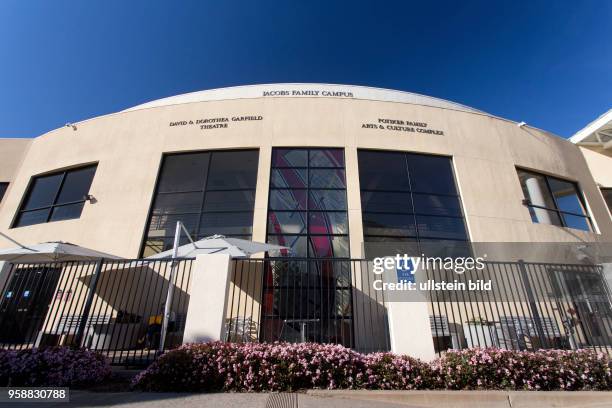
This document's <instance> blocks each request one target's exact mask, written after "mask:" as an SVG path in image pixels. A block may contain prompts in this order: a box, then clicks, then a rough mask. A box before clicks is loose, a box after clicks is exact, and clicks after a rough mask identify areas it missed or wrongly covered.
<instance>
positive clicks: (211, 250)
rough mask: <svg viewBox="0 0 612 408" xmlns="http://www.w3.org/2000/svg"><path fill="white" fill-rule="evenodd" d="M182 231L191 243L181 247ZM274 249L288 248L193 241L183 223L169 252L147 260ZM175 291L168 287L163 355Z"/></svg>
mask: <svg viewBox="0 0 612 408" xmlns="http://www.w3.org/2000/svg"><path fill="white" fill-rule="evenodd" d="M181 231H182V232H184V233H185V235H186V236H187V238H189V241H190V243H189V244H186V245H181V246H179V242H180V237H181ZM274 249H287V247H284V246H280V245H273V244H264V243H261V242H253V241H247V240H245V239H238V238H226V237H224V236H223V235H213V236H210V237H207V238H204V239H201V240H199V241H195V242H194V241H193V239H191V235H190V234H189V231H187V229H186V228H185V226H184V225H183V223H182V222H181V221H177V223H176V231H175V233H174V245H173V248H172V249H171V250H169V251H164V252H160V253H159V254H156V255H152V256H149V257H147V259H160V258H171V259H177V258H190V257H193V256H196V255H200V254H229V255H231V257H232V258H246V257H248V256H250V255H253V254H256V253H259V252H266V251H271V250H274ZM175 267H176V261H174V262H172V265H171V266H170V280H169V282H170V283H172V282H174V274H175ZM172 297H173V289H172V284H170V285H168V293H167V295H166V303H165V304H164V316H163V321H162V328H161V337H160V341H159V351H160V352H162V353H163V351H164V345H165V343H166V334H167V332H168V321H169V319H170V308H171V305H172Z"/></svg>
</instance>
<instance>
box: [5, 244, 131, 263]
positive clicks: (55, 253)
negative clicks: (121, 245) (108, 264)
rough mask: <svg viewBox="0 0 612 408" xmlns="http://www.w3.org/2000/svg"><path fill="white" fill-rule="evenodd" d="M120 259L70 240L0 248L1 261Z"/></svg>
mask: <svg viewBox="0 0 612 408" xmlns="http://www.w3.org/2000/svg"><path fill="white" fill-rule="evenodd" d="M101 258H105V259H120V258H119V257H117V256H114V255H110V254H107V253H104V252H99V251H95V250H93V249H89V248H85V247H82V246H78V245H75V244H71V243H69V242H61V241H56V242H43V243H40V244H36V245H29V246H25V245H23V246H18V247H14V248H9V249H0V261H8V262H13V263H15V262H50V261H85V260H93V259H101Z"/></svg>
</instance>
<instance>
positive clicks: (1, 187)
mask: <svg viewBox="0 0 612 408" xmlns="http://www.w3.org/2000/svg"><path fill="white" fill-rule="evenodd" d="M8 186H9V183H0V203H1V202H2V198H4V194H5V193H6V190H7V189H8Z"/></svg>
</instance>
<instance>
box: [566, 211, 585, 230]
mask: <svg viewBox="0 0 612 408" xmlns="http://www.w3.org/2000/svg"><path fill="white" fill-rule="evenodd" d="M562 217H563V220H564V221H565V226H566V227H569V228H575V229H579V230H583V231H591V225H590V223H589V220H588V218H586V217H580V216H577V215H570V214H562Z"/></svg>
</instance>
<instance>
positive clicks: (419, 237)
mask: <svg viewBox="0 0 612 408" xmlns="http://www.w3.org/2000/svg"><path fill="white" fill-rule="evenodd" d="M360 152H365V153H369V152H377V153H390V154H401V155H402V156H403V160H404V165H405V167H406V169H405V170H406V177H407V180H408V186H409V188H408V189H407V190H401V189H395V190H393V189H387V188H383V189H372V188H363V187H361V173H359V174H360V179H359V184H360V186H359V196H360V200H361V213H362V224H363V218H364V217H363V214H388V215H411V216H412V219H413V222H414V224H413V225H414V229H415V234H414V235H389V234H366V228H365V225H363V226H362V227H363V241H364V242H367V238H369V237H371V238H389V239H391V240H394V239H398V238H402V239H409V240H414V242H416V243H417V244H418V245H419V246H420V245H421V243H422V242H427V240H434V241H456V242H467V243H469V242H471V238H470V233H469V230H468V227H467V220H466V217H465V210H464V207H463V200H462V199H461V193H460V191H459V183H458V182H457V177H456V174H455V168H454V166H453V158H452V156H446V155H440V154H430V153H421V152H413V151H404V150H387V149H369V148H359V149H357V162H358V164H357V165H358V166H360V163H359V153H360ZM410 155H418V156H425V157H436V158H445V159H448V161H449V165H450V171H451V177H452V181H453V184H454V187H455V191H456V194H450V193H433V192H426V191H421V190H414V189H413V187H412V184H413V180H412V178H411V174H412V172H411V171H410V163H409V156H410ZM363 193H392V194H399V193H403V194H407V195H408V196H409V197H410V202H409V204H407V205H406V210H405V211H400V212H387V211H366V210H365V209H364V208H365V206H364V202H363ZM415 195H416V196H431V197H449V198H456V199H457V201H458V203H459V207H458V212H459V214H460V215H451V214H433V213H425V212H422V211H417V209H416V206H415V198H414V196H415ZM419 216H420V217H439V218H446V219H458V220H461V221H462V222H463V228H464V231H465V239H461V238H452V237H444V238H441V237H436V236H433V235H432V234H431V233H429V234H428V233H423V232H422V231H421V229H420V228H419V222H418V217H419ZM391 242H392V241H391ZM398 242H400V241H398Z"/></svg>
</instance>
